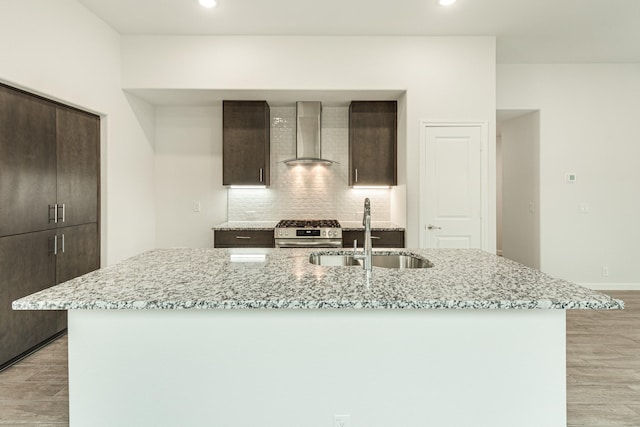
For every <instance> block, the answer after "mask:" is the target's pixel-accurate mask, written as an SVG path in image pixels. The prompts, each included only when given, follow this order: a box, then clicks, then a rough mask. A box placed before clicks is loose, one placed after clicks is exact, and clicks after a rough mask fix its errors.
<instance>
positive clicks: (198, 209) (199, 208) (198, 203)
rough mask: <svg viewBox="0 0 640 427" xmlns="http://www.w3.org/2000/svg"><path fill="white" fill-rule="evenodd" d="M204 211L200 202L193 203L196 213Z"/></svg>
mask: <svg viewBox="0 0 640 427" xmlns="http://www.w3.org/2000/svg"><path fill="white" fill-rule="evenodd" d="M201 210H202V206H201V205H200V202H199V201H197V202H193V211H194V212H200V211H201Z"/></svg>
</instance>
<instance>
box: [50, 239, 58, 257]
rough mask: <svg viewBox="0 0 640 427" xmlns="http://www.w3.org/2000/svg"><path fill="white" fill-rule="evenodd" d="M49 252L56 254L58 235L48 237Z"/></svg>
mask: <svg viewBox="0 0 640 427" xmlns="http://www.w3.org/2000/svg"><path fill="white" fill-rule="evenodd" d="M49 253H50V254H54V255H57V254H58V236H53V237H49Z"/></svg>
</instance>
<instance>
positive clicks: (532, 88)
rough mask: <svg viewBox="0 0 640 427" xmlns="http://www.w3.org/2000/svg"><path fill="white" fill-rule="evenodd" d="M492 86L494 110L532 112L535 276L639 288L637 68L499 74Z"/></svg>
mask: <svg viewBox="0 0 640 427" xmlns="http://www.w3.org/2000/svg"><path fill="white" fill-rule="evenodd" d="M497 82H498V90H497V95H498V108H500V109H539V110H540V168H541V180H540V237H541V247H540V251H541V260H540V261H541V268H542V270H543V271H545V272H547V273H550V274H552V275H554V276H559V277H563V278H566V279H569V280H573V281H577V282H582V283H598V282H600V283H602V282H607V283H613V284H615V283H617V284H624V283H636V284H640V263H639V262H638V253H639V251H638V242H640V222H638V212H640V197H638V194H639V186H638V183H640V167H638V161H639V160H638V159H640V143H639V141H640V127H638V120H639V118H640V64H582V65H579V64H576V65H524V64H522V65H514V64H503V65H499V66H498V70H497ZM567 172H575V173H576V174H577V182H576V183H574V184H566V183H565V173H567ZM583 203H586V204H588V207H589V212H588V213H580V209H579V207H580V205H581V204H583ZM602 266H607V267H609V274H610V276H609V277H602V275H601V268H602ZM612 286H615V285H612Z"/></svg>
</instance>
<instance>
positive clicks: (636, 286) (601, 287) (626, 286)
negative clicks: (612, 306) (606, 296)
mask: <svg viewBox="0 0 640 427" xmlns="http://www.w3.org/2000/svg"><path fill="white" fill-rule="evenodd" d="M580 285H582V286H584V287H586V288H589V289H594V290H596V291H640V283H580Z"/></svg>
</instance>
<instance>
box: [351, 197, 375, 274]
mask: <svg viewBox="0 0 640 427" xmlns="http://www.w3.org/2000/svg"><path fill="white" fill-rule="evenodd" d="M362 225H363V226H364V250H363V251H362V254H357V253H355V242H354V249H353V250H354V254H353V257H354V258H355V259H361V260H364V263H363V265H362V266H363V267H364V269H365V270H366V271H367V274H369V273H370V272H371V268H372V261H371V257H372V249H371V201H370V200H369V198H368V197H367V198H366V199H364V212H363V213H362Z"/></svg>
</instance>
